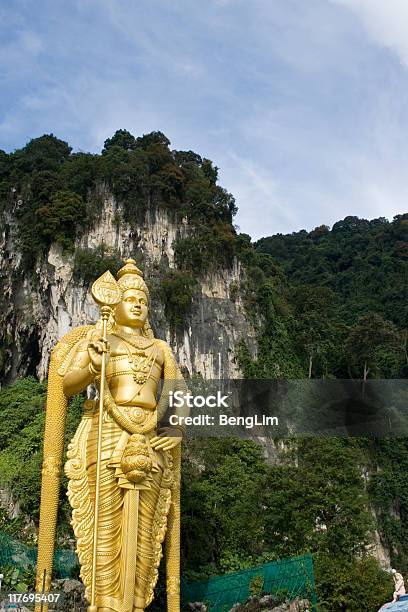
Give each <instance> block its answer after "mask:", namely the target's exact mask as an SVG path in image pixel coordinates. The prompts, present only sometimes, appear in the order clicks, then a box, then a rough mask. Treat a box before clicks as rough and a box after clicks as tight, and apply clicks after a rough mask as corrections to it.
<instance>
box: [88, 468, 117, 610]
mask: <svg viewBox="0 0 408 612" xmlns="http://www.w3.org/2000/svg"><path fill="white" fill-rule="evenodd" d="M106 464H107V461H102V463H101V480H100V500H99V525H98V550H97V565H96V567H97V571H96V593H97V600H98V599H99V598H100V597H105V596H111V597H112V596H113V597H115V596H118V595H119V593H120V591H119V588H120V586H119V578H120V573H119V563H120V553H121V550H120V536H121V526H122V506H123V489H121V488H120V487H118V484H117V479H116V478H115V475H114V471H113V470H112V469H111V468H107V467H106ZM94 467H95V466H91V468H90V470H89V472H88V474H89V483H90V487H91V491H92V489H93V488H94V487H93V485H94V483H95V473H94V472H95V469H94ZM92 498H93V499H94V491H92Z"/></svg>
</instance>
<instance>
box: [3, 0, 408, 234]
mask: <svg viewBox="0 0 408 612" xmlns="http://www.w3.org/2000/svg"><path fill="white" fill-rule="evenodd" d="M0 91H1V96H0V148H3V149H5V150H6V151H11V150H14V149H15V148H18V147H21V146H23V145H24V144H25V143H26V142H27V141H28V140H29V139H30V138H33V137H36V136H39V135H41V134H43V133H50V132H52V133H54V134H55V135H56V136H58V137H60V138H62V139H64V140H67V141H68V142H69V143H70V145H71V146H72V147H73V148H74V149H75V150H83V151H100V150H101V148H102V146H103V142H104V140H105V139H106V138H108V137H110V136H111V135H112V134H113V133H114V132H115V130H116V129H119V128H126V129H128V130H129V131H131V132H132V133H133V134H134V135H136V136H137V135H141V134H143V133H146V132H149V131H152V130H161V131H163V132H164V133H165V134H166V135H167V136H168V137H169V138H170V140H171V142H172V146H173V147H174V148H176V149H192V150H194V151H196V152H197V153H199V154H201V155H202V156H204V157H209V158H210V159H212V160H213V161H214V162H215V163H216V165H217V166H219V168H220V182H221V184H222V185H223V186H225V187H226V188H227V189H228V190H230V191H231V192H232V193H233V194H234V195H235V197H236V200H237V204H238V206H239V213H238V215H237V219H236V223H237V224H238V226H239V227H240V229H241V231H244V232H246V233H249V234H250V235H251V236H252V237H253V238H259V237H261V236H264V235H271V234H274V233H277V232H283V233H287V232H292V231H297V230H299V229H302V228H305V229H313V228H314V227H316V226H317V225H321V224H323V223H324V224H327V225H331V224H333V223H334V222H335V221H337V220H339V219H341V218H343V217H344V216H346V215H349V214H352V215H358V216H360V217H365V218H375V217H379V216H385V217H388V218H392V216H393V215H395V214H398V213H403V212H407V210H408V138H407V136H408V2H407V1H406V0H206V2H198V0H196V1H193V0H171V1H170V0H153V1H152V0H70V1H69V2H61V1H59V2H58V1H55V0H41V2H38V0H37V1H36V0H5V1H4V2H3V3H1V4H0Z"/></svg>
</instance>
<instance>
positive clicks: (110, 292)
mask: <svg viewBox="0 0 408 612" xmlns="http://www.w3.org/2000/svg"><path fill="white" fill-rule="evenodd" d="M91 291H92V297H93V299H94V300H95V302H96V303H97V304H98V306H99V309H100V313H101V319H102V338H103V341H104V342H106V341H107V336H108V319H109V316H110V314H111V312H112V309H113V308H114V307H115V306H116V304H119V302H120V300H121V297H122V292H121V290H120V287H119V285H118V284H117V282H116V280H115V279H114V277H113V276H112V274H111V273H110V272H109V270H108V271H107V272H105V273H104V274H102V276H100V277H99V278H98V279H97V280H96V281H95V282H94V284H93V285H92V290H91ZM105 375H106V351H104V352H103V353H102V365H101V375H100V385H99V422H98V445H97V462H96V487H95V514H94V529H93V551H92V582H91V604H90V605H89V606H88V612H98V606H97V605H96V604H95V600H96V560H97V550H98V521H99V495H100V475H101V455H102V421H103V396H104V387H105Z"/></svg>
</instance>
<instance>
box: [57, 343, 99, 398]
mask: <svg viewBox="0 0 408 612" xmlns="http://www.w3.org/2000/svg"><path fill="white" fill-rule="evenodd" d="M108 350H109V344H108V343H107V342H105V341H104V340H103V339H102V338H100V337H99V336H93V337H91V339H90V340H89V339H85V340H84V341H82V342H81V343H80V344H79V346H78V348H77V350H76V353H75V355H74V357H73V359H72V362H71V364H70V367H69V369H68V371H67V373H66V374H65V376H64V380H63V388H64V393H65V395H66V396H68V397H70V396H71V395H75V394H76V393H81V391H83V390H84V389H86V387H87V386H88V385H90V384H91V383H93V381H94V379H95V376H96V375H97V374H98V373H99V372H100V370H101V366H102V354H103V353H104V352H106V353H107V352H108ZM108 358H109V356H108V355H107V359H108Z"/></svg>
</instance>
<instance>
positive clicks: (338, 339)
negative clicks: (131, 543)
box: [0, 130, 408, 612]
mask: <svg viewBox="0 0 408 612" xmlns="http://www.w3.org/2000/svg"><path fill="white" fill-rule="evenodd" d="M101 182H104V183H106V184H108V185H109V186H110V189H111V190H112V192H113V194H114V195H115V197H116V199H117V202H118V203H119V204H120V213H118V214H120V215H122V218H123V220H125V221H127V222H128V223H131V224H132V223H133V224H137V223H138V222H139V221H140V219H142V218H143V215H144V214H145V211H146V209H147V207H148V206H157V207H165V208H167V209H170V210H172V211H173V212H174V214H176V215H179V216H180V218H181V217H182V216H184V217H187V218H188V220H189V222H190V223H191V224H192V225H193V226H194V228H195V229H194V236H192V237H190V238H184V239H179V240H177V241H176V244H174V248H175V253H176V264H177V265H176V269H174V270H171V271H167V272H166V273H165V274H164V276H163V278H162V282H161V285H160V287H159V288H158V289H157V291H158V292H159V296H158V297H159V299H161V300H162V302H163V303H164V306H165V312H166V317H167V319H168V323H169V325H170V327H171V329H172V330H173V333H174V334H177V333H179V332H180V330H182V329H183V327H184V325H185V324H186V322H187V321H188V316H189V309H190V307H191V304H192V302H193V300H194V294H195V292H196V291H197V287H199V284H200V278H201V277H202V275H203V274H204V273H205V272H206V270H207V269H208V268H209V267H210V266H213V265H214V264H216V265H217V266H224V267H226V268H228V267H229V266H231V264H232V261H233V259H234V258H238V259H239V260H240V261H241V262H242V264H243V266H244V267H245V275H246V279H247V280H246V283H245V287H244V290H243V295H242V298H243V300H244V303H245V306H246V310H247V313H248V318H251V320H252V321H253V324H254V325H255V326H256V329H257V334H258V355H257V359H256V360H253V359H252V357H251V354H250V352H249V350H248V349H247V347H246V345H245V342H244V341H242V342H241V343H239V345H237V347H236V357H237V359H238V360H239V363H240V365H241V368H242V371H243V373H244V376H245V377H248V378H261V379H262V378H264V379H276V378H278V379H284V378H316V379H323V378H324V379H331V378H333V379H334V378H339V379H344V378H358V379H381V378H391V379H401V378H407V377H408V357H407V341H408V340H407V328H408V321H407V303H408V300H407V297H408V296H407V287H408V283H407V280H408V278H407V277H408V274H407V272H408V214H401V215H398V216H397V217H395V218H394V220H393V221H388V220H386V219H385V218H379V219H374V220H371V221H368V220H365V219H359V218H357V217H346V218H345V219H344V220H342V221H339V222H337V223H335V224H334V225H333V227H332V228H329V227H326V226H324V225H322V226H321V227H317V228H316V229H314V230H313V231H311V232H307V231H304V230H302V231H300V232H296V233H292V234H290V235H281V234H278V235H274V236H270V237H265V238H262V239H261V240H259V241H258V242H256V243H253V242H252V241H251V238H250V237H249V236H248V235H246V234H240V233H239V232H238V230H237V229H236V228H235V227H234V225H233V217H234V215H235V213H236V211H237V209H236V205H235V201H234V198H233V196H232V195H231V194H229V193H227V191H226V190H225V189H223V188H222V187H221V186H220V185H219V184H218V169H217V168H216V167H215V166H214V164H213V163H212V162H211V161H210V160H208V159H204V158H202V157H200V155H198V154H196V153H193V152H192V151H174V150H172V149H171V148H170V142H169V140H168V139H167V138H166V137H165V136H164V134H162V133H161V132H153V133H151V134H147V135H144V136H142V137H138V138H135V137H134V136H132V135H131V134H130V133H129V132H127V131H126V130H119V131H118V132H116V133H115V134H114V136H113V137H112V138H110V139H108V140H107V141H106V142H105V146H104V148H103V150H102V152H101V154H97V155H94V154H90V153H74V152H72V150H71V148H70V147H69V145H68V144H67V143H65V142H63V141H61V140H59V139H58V138H56V137H55V136H53V135H45V136H42V137H41V138H36V139H34V140H31V141H30V142H29V143H28V144H27V145H26V146H25V147H24V148H22V149H20V150H17V151H15V152H13V153H10V154H7V153H5V152H4V151H0V207H1V211H2V219H3V221H2V225H3V228H2V229H3V231H5V232H7V227H6V226H7V224H8V223H10V215H12V220H13V223H16V224H17V228H18V237H19V238H18V240H19V242H18V245H17V248H18V250H19V251H20V252H21V254H22V260H21V261H22V263H21V270H24V274H33V273H34V272H33V270H34V265H33V264H34V262H35V261H36V260H37V259H38V258H41V257H44V256H45V255H46V253H47V251H48V249H49V247H50V245H51V243H52V242H57V243H58V244H60V245H61V246H62V248H63V249H65V250H68V251H72V250H74V240H75V236H76V235H77V234H78V233H80V232H86V231H87V228H89V227H91V226H92V224H93V223H94V222H95V220H96V219H97V218H98V211H99V210H100V202H99V201H98V197H97V195H96V193H97V191H96V190H95V186H96V185H97V184H98V183H101ZM119 221H120V220H119V219H118V222H119ZM119 265H120V260H119V257H118V254H116V253H114V252H111V251H109V252H108V251H106V250H104V249H103V248H99V249H96V250H95V251H88V250H77V251H76V252H75V274H76V276H77V278H78V279H81V280H82V281H83V280H85V281H87V282H90V281H91V280H93V279H95V278H96V277H97V275H98V274H99V273H100V272H102V271H104V270H105V269H106V268H109V269H111V270H112V272H116V270H117V269H118V266H119ZM21 273H22V272H21ZM237 291H238V288H237ZM232 299H234V296H233V295H232ZM10 341H12V339H10V338H7V337H6V335H5V333H4V331H2V346H1V347H0V349H1V350H0V359H3V360H4V359H5V358H6V351H5V350H3V349H4V347H6V345H7V342H10ZM45 394H46V382H40V381H38V380H36V379H35V378H33V377H28V378H25V379H20V380H17V381H15V382H14V383H13V384H10V385H9V386H5V387H3V389H2V390H1V391H0V415H1V418H0V481H1V488H2V489H3V490H6V491H8V492H10V493H11V495H12V498H13V500H14V501H15V502H17V503H18V507H19V509H20V511H19V514H18V516H17V517H16V518H13V519H12V520H10V518H9V516H8V515H7V511H6V509H5V508H3V509H1V508H0V532H1V531H2V532H6V533H8V534H10V535H11V536H12V537H13V538H16V539H20V540H23V541H25V542H27V543H32V544H35V541H36V532H35V527H34V526H35V525H36V523H37V520H38V510H39V491H40V464H41V445H42V434H43V426H44V399H45ZM80 414H81V398H74V399H73V400H72V401H71V405H70V411H69V415H68V421H67V428H66V441H69V440H70V438H71V437H72V435H73V433H74V431H75V428H76V425H77V423H78V420H79V418H80ZM277 448H280V447H279V445H277ZM276 454H277V456H276V460H275V461H274V462H273V463H272V464H271V463H270V462H269V463H267V462H266V461H265V459H264V455H263V452H262V449H261V448H260V447H259V446H258V445H257V444H256V443H255V442H251V441H243V440H238V439H229V440H225V439H224V440H219V439H213V440H206V441H204V440H201V441H200V440H189V441H187V442H186V444H185V450H184V464H183V491H182V495H183V500H182V512H183V516H182V529H183V536H182V557H183V566H184V570H183V575H184V577H186V578H187V579H190V580H195V579H202V578H205V577H207V576H211V575H218V574H223V573H225V572H229V571H232V570H236V569H240V568H247V567H251V566H253V565H255V564H259V563H262V562H266V561H269V560H273V559H277V558H282V557H289V556H291V555H296V554H300V553H304V552H306V551H311V552H312V553H313V555H314V563H315V573H316V584H317V593H318V597H319V601H320V609H321V610H330V611H331V612H333V611H337V610H338V611H341V610H349V611H356V612H357V611H359V612H361V611H364V610H367V611H371V610H376V609H377V608H378V607H379V606H380V605H381V604H382V603H384V601H386V600H387V599H389V597H390V593H391V591H392V581H391V580H390V577H389V575H388V574H386V573H385V572H384V571H383V570H382V569H381V567H380V565H379V563H378V561H377V560H376V559H375V558H374V557H373V556H372V542H373V541H374V533H375V531H377V532H378V533H379V535H380V538H381V541H382V543H383V545H384V546H385V547H386V549H388V550H389V551H390V556H391V564H392V566H393V567H394V566H396V567H397V568H398V569H399V571H401V572H402V573H404V572H405V573H408V441H407V440H406V439H405V438H393V439H391V438H390V439H381V440H380V439H377V440H376V439H368V438H361V437H360V438H348V439H346V438H326V439H324V438H321V439H317V438H316V439H313V438H312V439H303V440H296V441H292V442H287V443H286V444H285V445H284V446H283V447H281V450H277V451H276ZM64 485H65V483H64ZM58 546H59V547H62V548H63V547H71V548H73V547H74V540H73V534H72V532H71V529H70V526H69V507H68V503H67V500H66V499H65V494H64V491H62V492H61V499H60V519H59V529H58Z"/></svg>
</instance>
